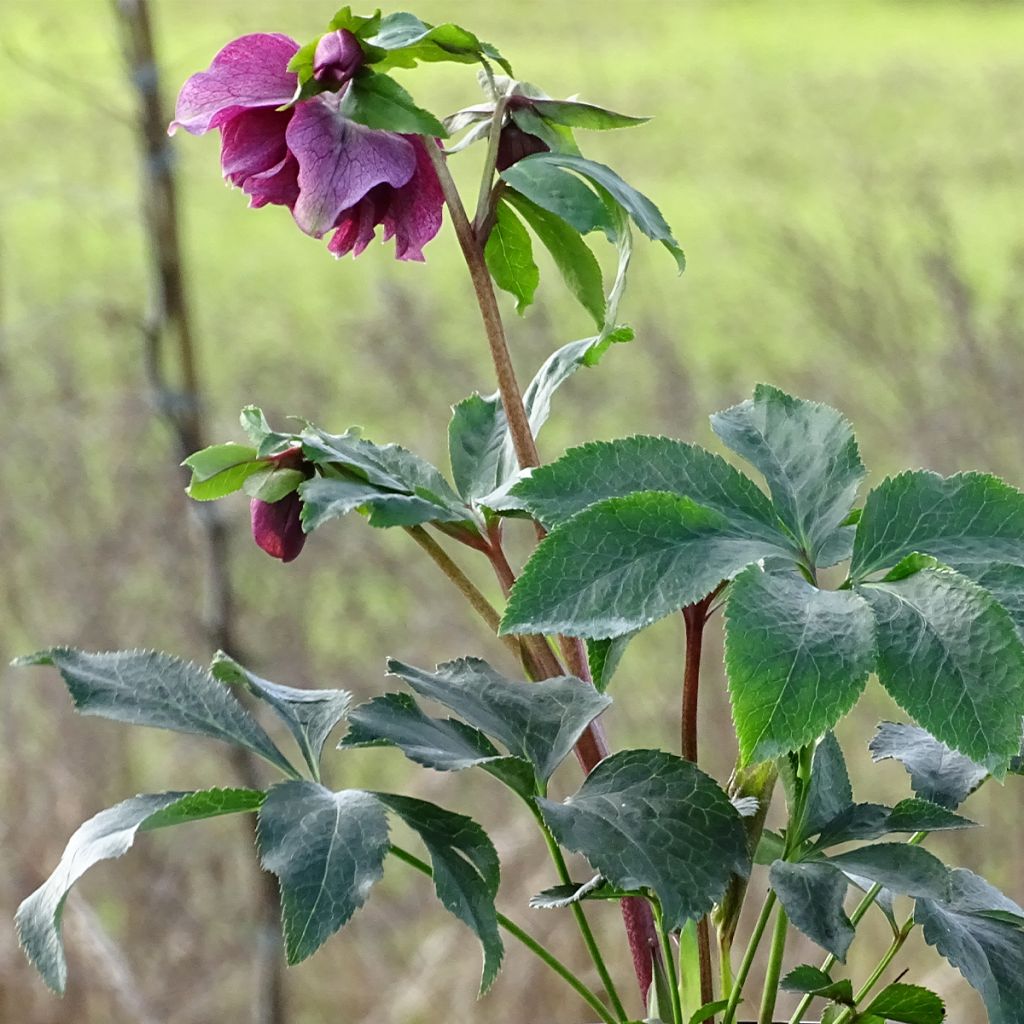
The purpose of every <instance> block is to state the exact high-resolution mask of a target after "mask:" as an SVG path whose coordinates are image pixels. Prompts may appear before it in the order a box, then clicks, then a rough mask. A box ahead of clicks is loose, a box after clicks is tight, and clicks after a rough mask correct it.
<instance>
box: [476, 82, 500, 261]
mask: <svg viewBox="0 0 1024 1024" xmlns="http://www.w3.org/2000/svg"><path fill="white" fill-rule="evenodd" d="M507 105H508V98H507V97H506V96H499V97H498V99H497V101H496V102H495V104H494V118H493V120H492V121H491V130H490V132H489V133H488V136H487V155H486V156H485V157H484V170H483V174H482V175H481V177H480V196H479V198H478V199H477V204H476V214H475V216H474V217H473V231H474V233H475V234H476V237H477V238H478V239H479V240H480V241H481V243H483V242H484V241H486V239H485V237H484V232H483V229H484V225H485V224H486V223H487V221H488V220H489V219H490V215H491V204H492V202H493V198H492V197H493V190H492V188H491V185H492V184H493V182H494V170H495V168H496V167H497V164H498V146H499V145H501V129H502V121H504V120H505V108H506V106H507Z"/></svg>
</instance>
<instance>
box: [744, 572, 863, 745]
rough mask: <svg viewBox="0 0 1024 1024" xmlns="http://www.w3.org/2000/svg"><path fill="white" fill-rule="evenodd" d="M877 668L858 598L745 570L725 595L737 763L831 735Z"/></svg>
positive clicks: (791, 578)
mask: <svg viewBox="0 0 1024 1024" xmlns="http://www.w3.org/2000/svg"><path fill="white" fill-rule="evenodd" d="M874 661H875V638H874V620H873V617H872V615H871V609H870V608H869V607H868V605H867V604H866V603H865V602H864V600H863V599H862V598H861V597H860V596H859V595H858V594H856V593H854V592H853V591H850V590H820V589H818V588H817V587H815V586H812V585H811V584H810V583H807V582H806V581H805V580H803V579H802V578H801V577H799V576H798V575H796V573H768V572H764V571H763V570H762V569H761V568H760V567H759V566H757V565H752V566H750V567H749V568H747V569H745V570H744V571H743V572H742V573H740V575H739V576H737V577H736V579H735V580H734V581H733V583H732V586H731V587H730V588H729V601H728V605H727V607H726V655H725V662H726V669H727V671H728V676H729V694H730V696H731V698H732V712H733V720H734V722H735V724H736V731H737V735H738V737H739V743H740V758H741V763H743V764H747V763H750V762H751V761H767V760H772V759H774V758H777V757H779V756H781V755H782V754H785V753H788V752H789V751H792V750H798V749H799V748H800V747H803V746H805V745H806V744H808V743H811V742H813V741H814V740H815V739H816V738H817V737H818V736H820V735H821V734H822V733H824V732H825V731H826V730H828V729H831V728H832V726H834V725H835V724H836V722H838V721H839V719H840V718H842V716H843V715H845V714H846V712H848V711H849V710H850V709H851V708H852V707H853V705H854V704H855V703H856V702H857V699H858V698H859V697H860V695H861V693H862V692H863V691H864V687H865V685H866V684H867V680H868V674H869V673H870V672H871V669H872V668H873V666H874Z"/></svg>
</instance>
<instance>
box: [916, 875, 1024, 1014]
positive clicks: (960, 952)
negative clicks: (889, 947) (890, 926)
mask: <svg viewBox="0 0 1024 1024" xmlns="http://www.w3.org/2000/svg"><path fill="white" fill-rule="evenodd" d="M950 886H951V890H952V895H951V898H950V899H949V900H948V901H945V902H940V901H937V900H918V901H917V906H916V908H915V911H914V920H915V921H916V922H917V923H918V924H920V925H922V926H923V928H924V939H925V942H927V943H928V944H929V945H930V946H934V947H935V948H936V949H937V950H938V951H939V953H940V954H942V956H944V957H945V958H946V959H947V960H948V961H949V962H950V963H951V964H952V965H953V966H954V967H956V968H957V970H959V971H960V973H961V974H962V975H963V976H964V978H965V979H966V980H967V981H968V982H969V983H970V984H971V985H972V986H973V987H974V988H975V989H976V990H977V991H978V993H979V995H980V996H981V998H982V999H983V1000H984V1002H985V1008H986V1009H987V1010H988V1018H989V1021H990V1024H1018V1022H1019V1021H1020V1008H1021V1006H1024V928H1022V927H1021V924H1022V923H1024V922H1022V921H1021V916H1024V911H1022V910H1021V908H1020V907H1018V906H1017V905H1016V904H1015V903H1013V902H1012V901H1011V900H1008V899H1006V897H1005V896H1003V894H1002V893H1000V892H999V891H998V890H996V889H994V888H993V887H992V886H990V885H989V884H988V883H987V882H985V880H984V879H982V878H979V877H978V876H977V875H975V874H973V873H972V872H970V871H967V870H965V869H963V868H957V869H956V870H954V871H952V872H951V873H950ZM993 914H995V915H997V916H993ZM998 915H1006V917H1005V918H1001V917H999V916H998Z"/></svg>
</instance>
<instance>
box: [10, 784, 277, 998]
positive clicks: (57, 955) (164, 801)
mask: <svg viewBox="0 0 1024 1024" xmlns="http://www.w3.org/2000/svg"><path fill="white" fill-rule="evenodd" d="M263 799H264V794H263V793H262V792H260V791H259V790H249V789H210V790H201V791H197V792H191V793H188V792H183V793H150V794H147V795H145V796H136V797H132V798H131V799H130V800H124V801H123V802H121V803H119V804H117V805H115V806H114V807H110V808H108V809H107V810H105V811H101V812H100V813H99V814H97V815H95V817H92V818H90V819H89V820H88V821H87V822H85V823H84V824H83V825H81V826H80V827H79V828H78V829H77V830H76V831H75V833H74V834H73V835H72V836H71V838H70V839H69V840H68V844H67V846H66V847H65V849H64V853H63V855H62V856H61V859H60V863H59V864H58V865H57V867H56V869H55V870H54V872H53V874H51V875H50V877H49V878H48V879H47V880H46V881H45V882H44V883H43V884H42V885H41V886H40V887H39V888H38V889H37V890H36V891H35V892H34V893H32V895H31V896H29V897H28V898H27V899H25V900H24V901H23V902H22V904H21V906H19V907H18V912H17V914H16V916H15V921H16V924H17V927H18V937H19V939H20V941H21V945H22V948H23V949H24V950H25V954H26V955H27V956H28V958H29V960H30V961H31V962H32V964H33V965H34V966H35V968H36V969H37V970H38V971H39V973H40V974H41V975H42V977H43V980H44V981H45V982H46V984H47V985H49V986H50V988H52V989H53V990H54V991H55V992H60V993H62V992H63V991H64V986H65V984H66V983H67V960H66V958H65V955H64V943H63V940H62V938H61V919H62V917H63V913H64V901H65V899H66V898H67V894H68V892H69V891H70V890H71V887H72V886H73V885H74V884H75V882H77V881H78V879H79V878H81V877H82V875H84V874H85V872H86V871H88V870H89V868H91V867H92V866H93V865H94V864H98V863H99V862H100V861H102V860H112V859H114V858H116V857H120V856H122V855H123V854H125V853H127V852H128V850H130V849H131V847H132V845H133V844H134V842H135V837H136V835H137V834H138V833H139V832H146V831H151V830H153V829H157V828H166V827H168V826H171V825H179V824H182V823H184V822H188V821H198V820H200V819H202V818H212V817H216V816H217V815H221V814H233V813H237V812H244V811H255V810H256V809H257V808H258V807H259V806H260V804H261V803H262V802H263Z"/></svg>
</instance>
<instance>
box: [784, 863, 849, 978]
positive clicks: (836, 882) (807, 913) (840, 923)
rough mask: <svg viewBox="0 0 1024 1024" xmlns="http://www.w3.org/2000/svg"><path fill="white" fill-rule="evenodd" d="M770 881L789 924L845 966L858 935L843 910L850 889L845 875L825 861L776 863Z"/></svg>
mask: <svg viewBox="0 0 1024 1024" xmlns="http://www.w3.org/2000/svg"><path fill="white" fill-rule="evenodd" d="M769 880H770V882H771V887H772V889H773V890H774V891H775V895H776V896H778V898H779V902H780V903H781V904H782V908H783V909H784V910H785V911H786V916H787V917H788V918H789V919H790V921H792V922H793V924H794V925H796V927H797V928H799V929H800V931H802V932H803V933H804V935H806V936H807V937H808V938H809V939H811V940H812V941H814V942H816V943H817V944H818V945H819V946H821V948H822V949H825V950H827V951H828V952H829V953H831V954H832V955H833V956H834V957H835V958H836V959H837V960H839V961H840V963H845V962H846V953H847V950H849V948H850V943H852V942H853V937H854V934H855V933H854V928H853V924H852V923H851V921H850V919H849V917H847V915H846V911H845V910H844V909H843V900H844V898H845V897H846V890H847V887H848V883H847V880H846V876H845V875H844V874H843V872H842V871H840V870H839V869H838V868H836V867H835V866H833V865H831V864H828V863H825V862H823V861H817V862H804V863H790V862H788V861H783V860H777V861H776V862H775V863H774V864H773V865H772V866H771V871H770V872H769Z"/></svg>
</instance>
